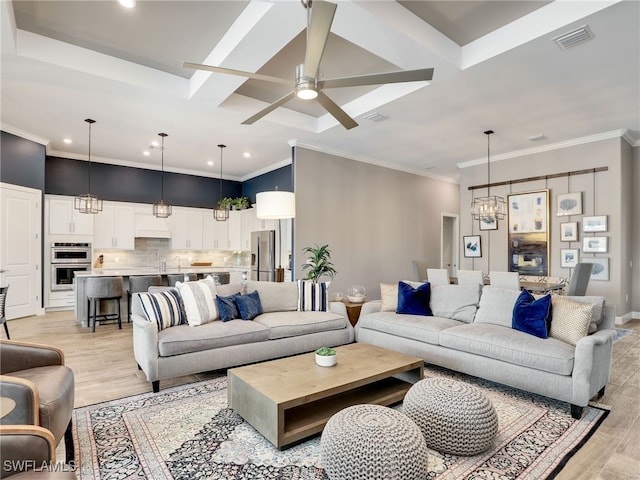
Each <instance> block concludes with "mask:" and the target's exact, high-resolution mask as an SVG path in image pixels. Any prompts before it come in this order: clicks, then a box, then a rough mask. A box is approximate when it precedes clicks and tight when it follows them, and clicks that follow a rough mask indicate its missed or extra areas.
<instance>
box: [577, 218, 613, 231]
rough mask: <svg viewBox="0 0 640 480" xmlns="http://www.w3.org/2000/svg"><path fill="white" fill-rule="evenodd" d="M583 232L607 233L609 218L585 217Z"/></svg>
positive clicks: (583, 219)
mask: <svg viewBox="0 0 640 480" xmlns="http://www.w3.org/2000/svg"><path fill="white" fill-rule="evenodd" d="M582 231H583V232H606V231H607V216H606V215H598V216H596V217H583V218H582Z"/></svg>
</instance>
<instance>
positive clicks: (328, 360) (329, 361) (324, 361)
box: [316, 353, 338, 367]
mask: <svg viewBox="0 0 640 480" xmlns="http://www.w3.org/2000/svg"><path fill="white" fill-rule="evenodd" d="M336 363H338V356H337V355H318V354H317V353H316V364H317V365H320V366H321V367H333V366H334V365H335V364H336Z"/></svg>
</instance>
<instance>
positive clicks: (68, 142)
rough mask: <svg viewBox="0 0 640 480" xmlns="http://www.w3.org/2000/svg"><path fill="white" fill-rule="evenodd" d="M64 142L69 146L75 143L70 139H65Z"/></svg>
mask: <svg viewBox="0 0 640 480" xmlns="http://www.w3.org/2000/svg"><path fill="white" fill-rule="evenodd" d="M63 142H64V143H66V144H67V145H70V144H72V143H73V140H71V139H70V138H65V139H64V140H63Z"/></svg>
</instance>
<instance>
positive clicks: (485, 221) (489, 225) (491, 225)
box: [478, 217, 498, 230]
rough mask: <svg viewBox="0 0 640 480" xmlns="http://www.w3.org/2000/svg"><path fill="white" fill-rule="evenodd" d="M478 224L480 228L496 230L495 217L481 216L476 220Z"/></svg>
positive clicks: (496, 221) (496, 222) (496, 220)
mask: <svg viewBox="0 0 640 480" xmlns="http://www.w3.org/2000/svg"><path fill="white" fill-rule="evenodd" d="M478 224H479V225H480V230H497V229H498V219H497V218H488V217H486V218H481V219H480V220H478Z"/></svg>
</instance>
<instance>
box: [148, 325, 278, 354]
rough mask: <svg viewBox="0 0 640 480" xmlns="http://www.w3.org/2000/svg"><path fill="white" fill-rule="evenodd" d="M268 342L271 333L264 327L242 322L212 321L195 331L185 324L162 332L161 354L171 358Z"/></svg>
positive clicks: (160, 341) (196, 328)
mask: <svg viewBox="0 0 640 480" xmlns="http://www.w3.org/2000/svg"><path fill="white" fill-rule="evenodd" d="M268 339H269V331H268V330H267V328H266V327H265V326H264V325H260V324H257V323H255V322H245V321H244V320H239V319H238V320H229V321H228V322H210V323H205V324H204V325H199V326H197V327H193V328H189V327H188V326H187V325H182V326H179V327H174V328H169V329H166V330H163V331H162V332H160V333H158V351H159V352H160V356H161V357H170V356H173V355H180V354H183V353H192V352H201V351H205V350H211V349H214V348H220V347H228V346H231V345H240V344H245V343H255V342H263V341H265V340H268ZM256 348H259V347H256Z"/></svg>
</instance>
